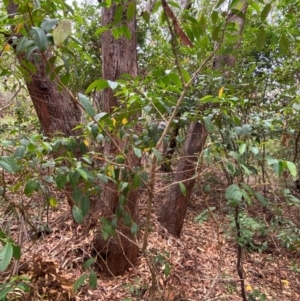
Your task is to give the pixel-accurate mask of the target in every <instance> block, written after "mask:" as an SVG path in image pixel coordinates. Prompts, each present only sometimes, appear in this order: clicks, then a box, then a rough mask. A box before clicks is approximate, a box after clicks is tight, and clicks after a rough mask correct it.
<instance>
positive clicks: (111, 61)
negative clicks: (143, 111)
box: [94, 1, 140, 275]
mask: <svg viewBox="0 0 300 301" xmlns="http://www.w3.org/2000/svg"><path fill="white" fill-rule="evenodd" d="M129 3H130V1H123V2H121V4H112V5H111V7H110V8H103V11H102V25H103V26H105V25H107V24H109V23H112V22H113V20H114V14H115V11H116V9H117V8H118V7H119V6H120V5H123V12H124V15H125V16H126V8H127V6H128V4H129ZM125 23H126V26H127V27H128V29H129V30H130V33H131V39H130V40H128V39H127V38H125V37H120V38H119V39H115V38H114V37H113V36H112V34H111V32H110V31H106V32H105V33H104V34H103V35H102V41H101V45H102V63H103V66H102V72H103V73H102V76H103V78H105V79H107V80H111V81H115V80H116V79H118V78H119V77H120V76H121V75H122V74H125V73H126V74H130V75H131V76H136V75H137V52H136V21H135V17H134V18H133V19H131V20H127V21H125ZM102 101H103V109H104V111H106V112H112V111H113V109H114V107H118V106H119V105H120V104H119V103H118V100H117V98H116V97H114V93H113V91H112V90H111V89H105V90H104V91H103V95H102ZM113 139H114V141H115V142H116V144H117V145H115V144H114V143H112V141H110V142H106V144H105V146H104V149H105V150H104V153H105V155H106V156H107V157H109V158H110V160H113V157H114V156H115V155H116V154H118V148H120V149H124V147H125V145H126V141H124V140H122V139H119V138H118V137H117V136H113ZM127 148H128V149H130V147H127ZM126 161H127V162H126V163H127V165H129V166H131V167H135V166H139V165H140V162H139V159H138V158H137V157H136V156H135V155H134V153H133V151H132V150H131V151H129V152H128V153H127V155H126ZM128 172H130V171H128ZM126 199H127V201H126V207H125V208H124V209H125V210H126V212H127V213H129V214H130V216H131V220H132V221H133V222H135V223H138V191H137V190H136V189H131V190H130V191H129V193H128V194H127V195H126ZM118 200H119V193H118V191H117V187H116V185H115V184H114V183H113V182H109V183H108V184H107V185H106V186H105V187H104V189H103V192H102V199H101V200H100V201H99V202H98V203H97V204H96V208H95V210H99V211H100V214H101V216H104V217H106V218H107V219H109V220H110V219H111V218H112V216H113V214H114V213H115V211H116V208H117V207H118V204H119V203H118ZM135 240H136V239H135V236H134V235H132V234H131V231H130V227H126V226H125V225H124V224H123V223H122V221H121V219H119V220H118V228H117V232H116V235H115V236H113V237H111V238H110V239H109V240H104V238H103V236H102V233H101V231H99V233H97V235H96V237H95V240H94V247H95V248H96V250H97V251H98V254H99V255H100V256H99V257H98V259H99V260H98V263H99V264H100V266H101V267H102V269H103V270H104V271H106V272H108V273H111V274H113V275H120V274H122V273H124V272H125V271H126V269H127V268H129V267H131V266H133V265H134V264H135V263H136V260H137V255H138V246H137V244H135V243H134V241H135Z"/></svg>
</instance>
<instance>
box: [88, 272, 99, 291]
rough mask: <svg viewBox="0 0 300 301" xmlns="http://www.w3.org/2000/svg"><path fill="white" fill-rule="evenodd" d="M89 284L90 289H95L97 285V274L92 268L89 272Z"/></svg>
mask: <svg viewBox="0 0 300 301" xmlns="http://www.w3.org/2000/svg"><path fill="white" fill-rule="evenodd" d="M89 286H90V287H91V288H92V289H95V288H96V287H97V275H96V273H95V272H94V271H93V270H92V271H91V272H90V275H89Z"/></svg>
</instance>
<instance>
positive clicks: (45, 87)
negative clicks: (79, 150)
mask: <svg viewBox="0 0 300 301" xmlns="http://www.w3.org/2000/svg"><path fill="white" fill-rule="evenodd" d="M17 8H18V5H17V4H15V3H14V2H13V1H12V0H11V1H10V2H9V4H8V6H7V12H8V14H10V15H12V16H13V15H14V14H15V13H16V12H17ZM50 57H51V53H50V52H48V53H44V54H43V55H41V54H39V53H34V55H31V57H30V63H32V64H33V66H34V67H35V69H36V71H35V72H32V71H31V70H29V69H27V68H26V67H25V66H26V65H25V64H23V62H24V60H25V58H24V54H23V53H18V54H17V58H18V61H19V62H20V65H21V66H22V67H23V68H24V69H25V71H26V73H27V74H26V76H25V81H26V86H27V89H28V92H29V95H30V98H31V100H32V102H33V105H34V108H35V110H36V113H37V115H38V118H39V121H40V123H41V127H42V130H43V132H44V134H45V135H49V136H54V135H55V134H57V133H60V134H64V135H65V136H72V135H74V132H73V131H72V129H73V128H74V127H75V126H76V125H77V124H78V123H79V120H80V109H79V108H78V107H77V106H76V103H75V102H73V100H72V97H71V96H70V95H69V94H68V93H67V92H66V91H59V90H58V83H57V80H56V79H54V80H51V79H50V78H49V76H48V75H47V74H46V65H47V60H48V59H50Z"/></svg>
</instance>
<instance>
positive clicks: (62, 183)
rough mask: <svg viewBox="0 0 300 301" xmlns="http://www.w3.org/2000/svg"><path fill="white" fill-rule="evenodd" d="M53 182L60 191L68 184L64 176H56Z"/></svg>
mask: <svg viewBox="0 0 300 301" xmlns="http://www.w3.org/2000/svg"><path fill="white" fill-rule="evenodd" d="M54 181H55V183H56V186H57V188H58V189H62V188H64V187H65V185H66V183H67V182H68V178H67V175H66V174H58V175H57V176H56V177H55V178H54Z"/></svg>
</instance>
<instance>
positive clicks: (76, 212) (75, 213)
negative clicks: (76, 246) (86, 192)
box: [72, 205, 83, 224]
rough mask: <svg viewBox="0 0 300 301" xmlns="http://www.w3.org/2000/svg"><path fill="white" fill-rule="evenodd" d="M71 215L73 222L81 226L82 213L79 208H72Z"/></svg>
mask: <svg viewBox="0 0 300 301" xmlns="http://www.w3.org/2000/svg"><path fill="white" fill-rule="evenodd" d="M72 215H73V217H74V220H75V222H76V223H78V224H82V223H83V213H82V210H81V208H79V207H78V206H76V205H75V206H73V208H72Z"/></svg>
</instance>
